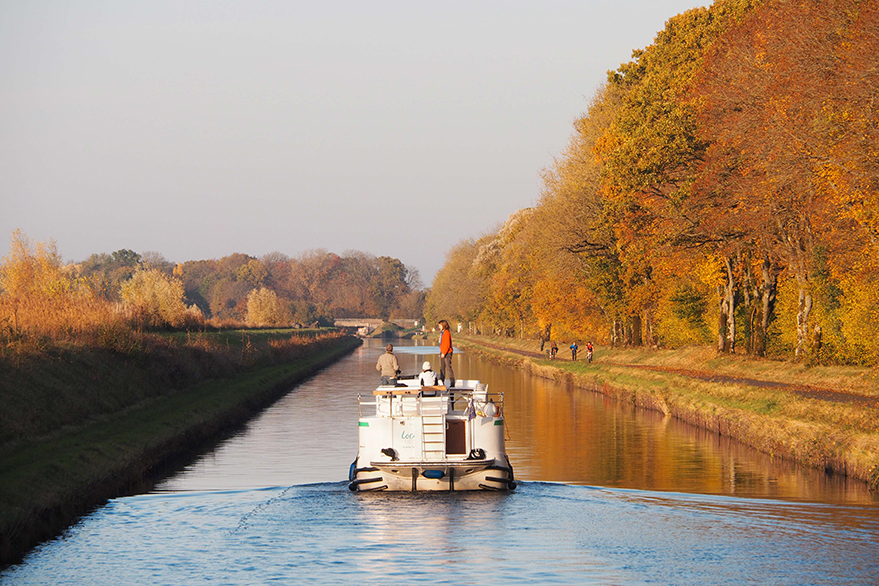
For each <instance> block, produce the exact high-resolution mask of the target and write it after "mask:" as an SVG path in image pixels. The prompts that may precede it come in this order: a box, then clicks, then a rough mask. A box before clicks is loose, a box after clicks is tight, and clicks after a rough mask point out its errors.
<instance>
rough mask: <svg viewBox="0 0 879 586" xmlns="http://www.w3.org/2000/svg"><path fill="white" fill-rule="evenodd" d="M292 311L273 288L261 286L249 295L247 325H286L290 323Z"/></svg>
mask: <svg viewBox="0 0 879 586" xmlns="http://www.w3.org/2000/svg"><path fill="white" fill-rule="evenodd" d="M290 318H291V315H290V311H289V309H288V308H287V307H286V304H285V303H284V302H283V301H282V300H281V299H279V298H278V295H277V294H276V293H275V292H274V291H272V290H271V289H266V288H265V287H260V288H259V289H254V290H253V291H251V292H250V293H248V295H247V318H246V321H247V325H249V326H256V327H264V326H284V325H287V324H289V323H290Z"/></svg>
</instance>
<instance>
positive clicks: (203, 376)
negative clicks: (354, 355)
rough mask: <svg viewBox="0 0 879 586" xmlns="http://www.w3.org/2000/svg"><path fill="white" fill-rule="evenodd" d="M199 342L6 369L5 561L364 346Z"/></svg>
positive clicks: (285, 337)
mask: <svg viewBox="0 0 879 586" xmlns="http://www.w3.org/2000/svg"><path fill="white" fill-rule="evenodd" d="M155 336H159V337H158V338H156V337H155ZM200 336H202V337H201V338H200V339H197V337H196V338H193V336H192V335H190V336H188V338H186V339H175V337H177V336H169V335H153V338H151V339H150V340H149V345H151V346H150V347H149V348H148V349H147V347H146V346H143V347H141V348H139V349H137V350H133V351H131V352H124V353H118V354H116V355H114V354H113V353H109V354H108V353H105V352H103V351H102V352H100V353H98V354H97V355H96V354H95V353H94V350H87V349H76V348H56V349H54V350H53V351H51V352H46V353H44V354H43V355H42V356H40V357H35V358H32V359H31V360H30V361H29V362H27V363H26V364H23V365H20V366H19V367H18V368H13V369H9V370H8V372H7V374H9V375H10V378H8V379H4V380H5V381H6V382H4V383H3V389H2V391H3V393H2V395H0V407H2V410H3V411H4V416H3V417H4V419H3V423H4V425H3V428H2V431H3V435H2V437H3V440H4V441H3V443H2V445H0V462H2V465H0V563H11V562H14V561H16V560H17V559H19V558H20V556H21V555H22V554H23V553H24V552H26V551H27V550H28V549H29V548H30V547H32V546H33V545H34V544H36V543H38V542H39V541H42V540H44V539H47V538H50V537H52V536H53V535H56V534H57V533H58V532H59V531H61V530H63V529H64V528H65V527H67V526H68V525H69V524H70V523H71V522H72V521H73V520H74V519H75V518H76V517H77V516H79V515H82V514H84V513H86V512H87V511H89V510H90V509H91V508H92V507H94V506H96V505H99V504H101V503H103V502H104V501H105V500H106V499H108V498H112V497H114V496H118V495H121V494H125V493H128V492H130V491H134V490H138V489H142V488H144V487H148V486H149V485H150V484H151V483H153V482H154V481H155V480H157V479H158V478H159V477H160V476H161V475H162V473H163V472H166V471H169V470H171V469H172V468H173V467H175V466H176V465H179V464H180V463H181V462H183V461H185V460H187V459H189V458H191V457H192V456H193V455H195V454H197V453H198V452H199V451H200V450H202V449H204V448H205V447H206V446H209V445H211V444H212V443H213V442H215V441H217V439H218V438H220V437H223V436H224V435H225V434H226V433H228V432H229V431H231V430H233V429H235V428H237V427H239V426H240V425H242V424H243V423H244V422H245V421H247V420H248V419H249V418H250V417H252V416H253V415H254V414H256V413H258V412H259V410H261V409H262V408H264V407H265V406H267V405H268V404H270V403H271V402H273V401H275V400H277V399H278V398H279V397H281V396H283V395H284V394H285V393H286V392H287V391H288V390H289V388H290V385H291V384H293V383H295V382H297V381H299V380H302V379H303V378H305V377H307V376H309V375H311V374H313V373H314V372H316V371H317V370H319V369H320V368H322V367H323V366H326V365H327V364H330V363H332V362H334V361H335V360H337V359H338V358H339V357H341V356H342V355H344V354H346V353H348V352H350V351H351V350H353V349H354V348H356V347H357V346H358V345H359V344H360V341H359V340H357V339H356V338H350V337H345V336H340V335H336V334H331V335H325V334H322V335H314V336H309V335H306V336H299V335H295V336H291V333H290V332H289V331H287V332H278V331H276V332H244V333H228V332H226V333H222V334H219V333H218V334H216V335H207V334H201V335H200ZM7 368H8V367H7ZM15 383H18V384H20V385H22V386H21V387H16V388H13V386H11V385H12V384H15ZM161 385H164V386H161ZM10 414H11V415H10ZM16 417H17V418H19V419H18V420H17V421H16V423H15V424H14V425H7V423H8V422H11V421H13V420H15V418H16Z"/></svg>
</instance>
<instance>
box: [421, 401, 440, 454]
mask: <svg viewBox="0 0 879 586" xmlns="http://www.w3.org/2000/svg"><path fill="white" fill-rule="evenodd" d="M421 450H422V456H423V458H424V460H442V459H444V458H445V457H446V411H445V409H444V408H443V401H442V397H421Z"/></svg>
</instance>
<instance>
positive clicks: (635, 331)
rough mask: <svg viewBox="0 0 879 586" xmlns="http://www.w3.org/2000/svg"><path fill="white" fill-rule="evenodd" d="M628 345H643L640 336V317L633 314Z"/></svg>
mask: <svg viewBox="0 0 879 586" xmlns="http://www.w3.org/2000/svg"><path fill="white" fill-rule="evenodd" d="M629 343H630V344H631V345H632V346H639V347H640V346H642V345H643V344H644V341H643V338H642V334H641V315H640V314H637V313H636V314H635V315H633V316H632V329H631V339H630V341H629Z"/></svg>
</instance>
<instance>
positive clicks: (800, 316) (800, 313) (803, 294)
mask: <svg viewBox="0 0 879 586" xmlns="http://www.w3.org/2000/svg"><path fill="white" fill-rule="evenodd" d="M799 289H800V298H799V302H798V303H797V347H796V350H795V352H794V353H795V354H796V356H797V358H802V357H803V356H805V355H806V353H807V352H808V344H809V315H810V314H811V313H812V292H811V291H809V289H808V288H807V287H806V286H805V284H804V283H803V282H802V281H801V282H800V287H799Z"/></svg>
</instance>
